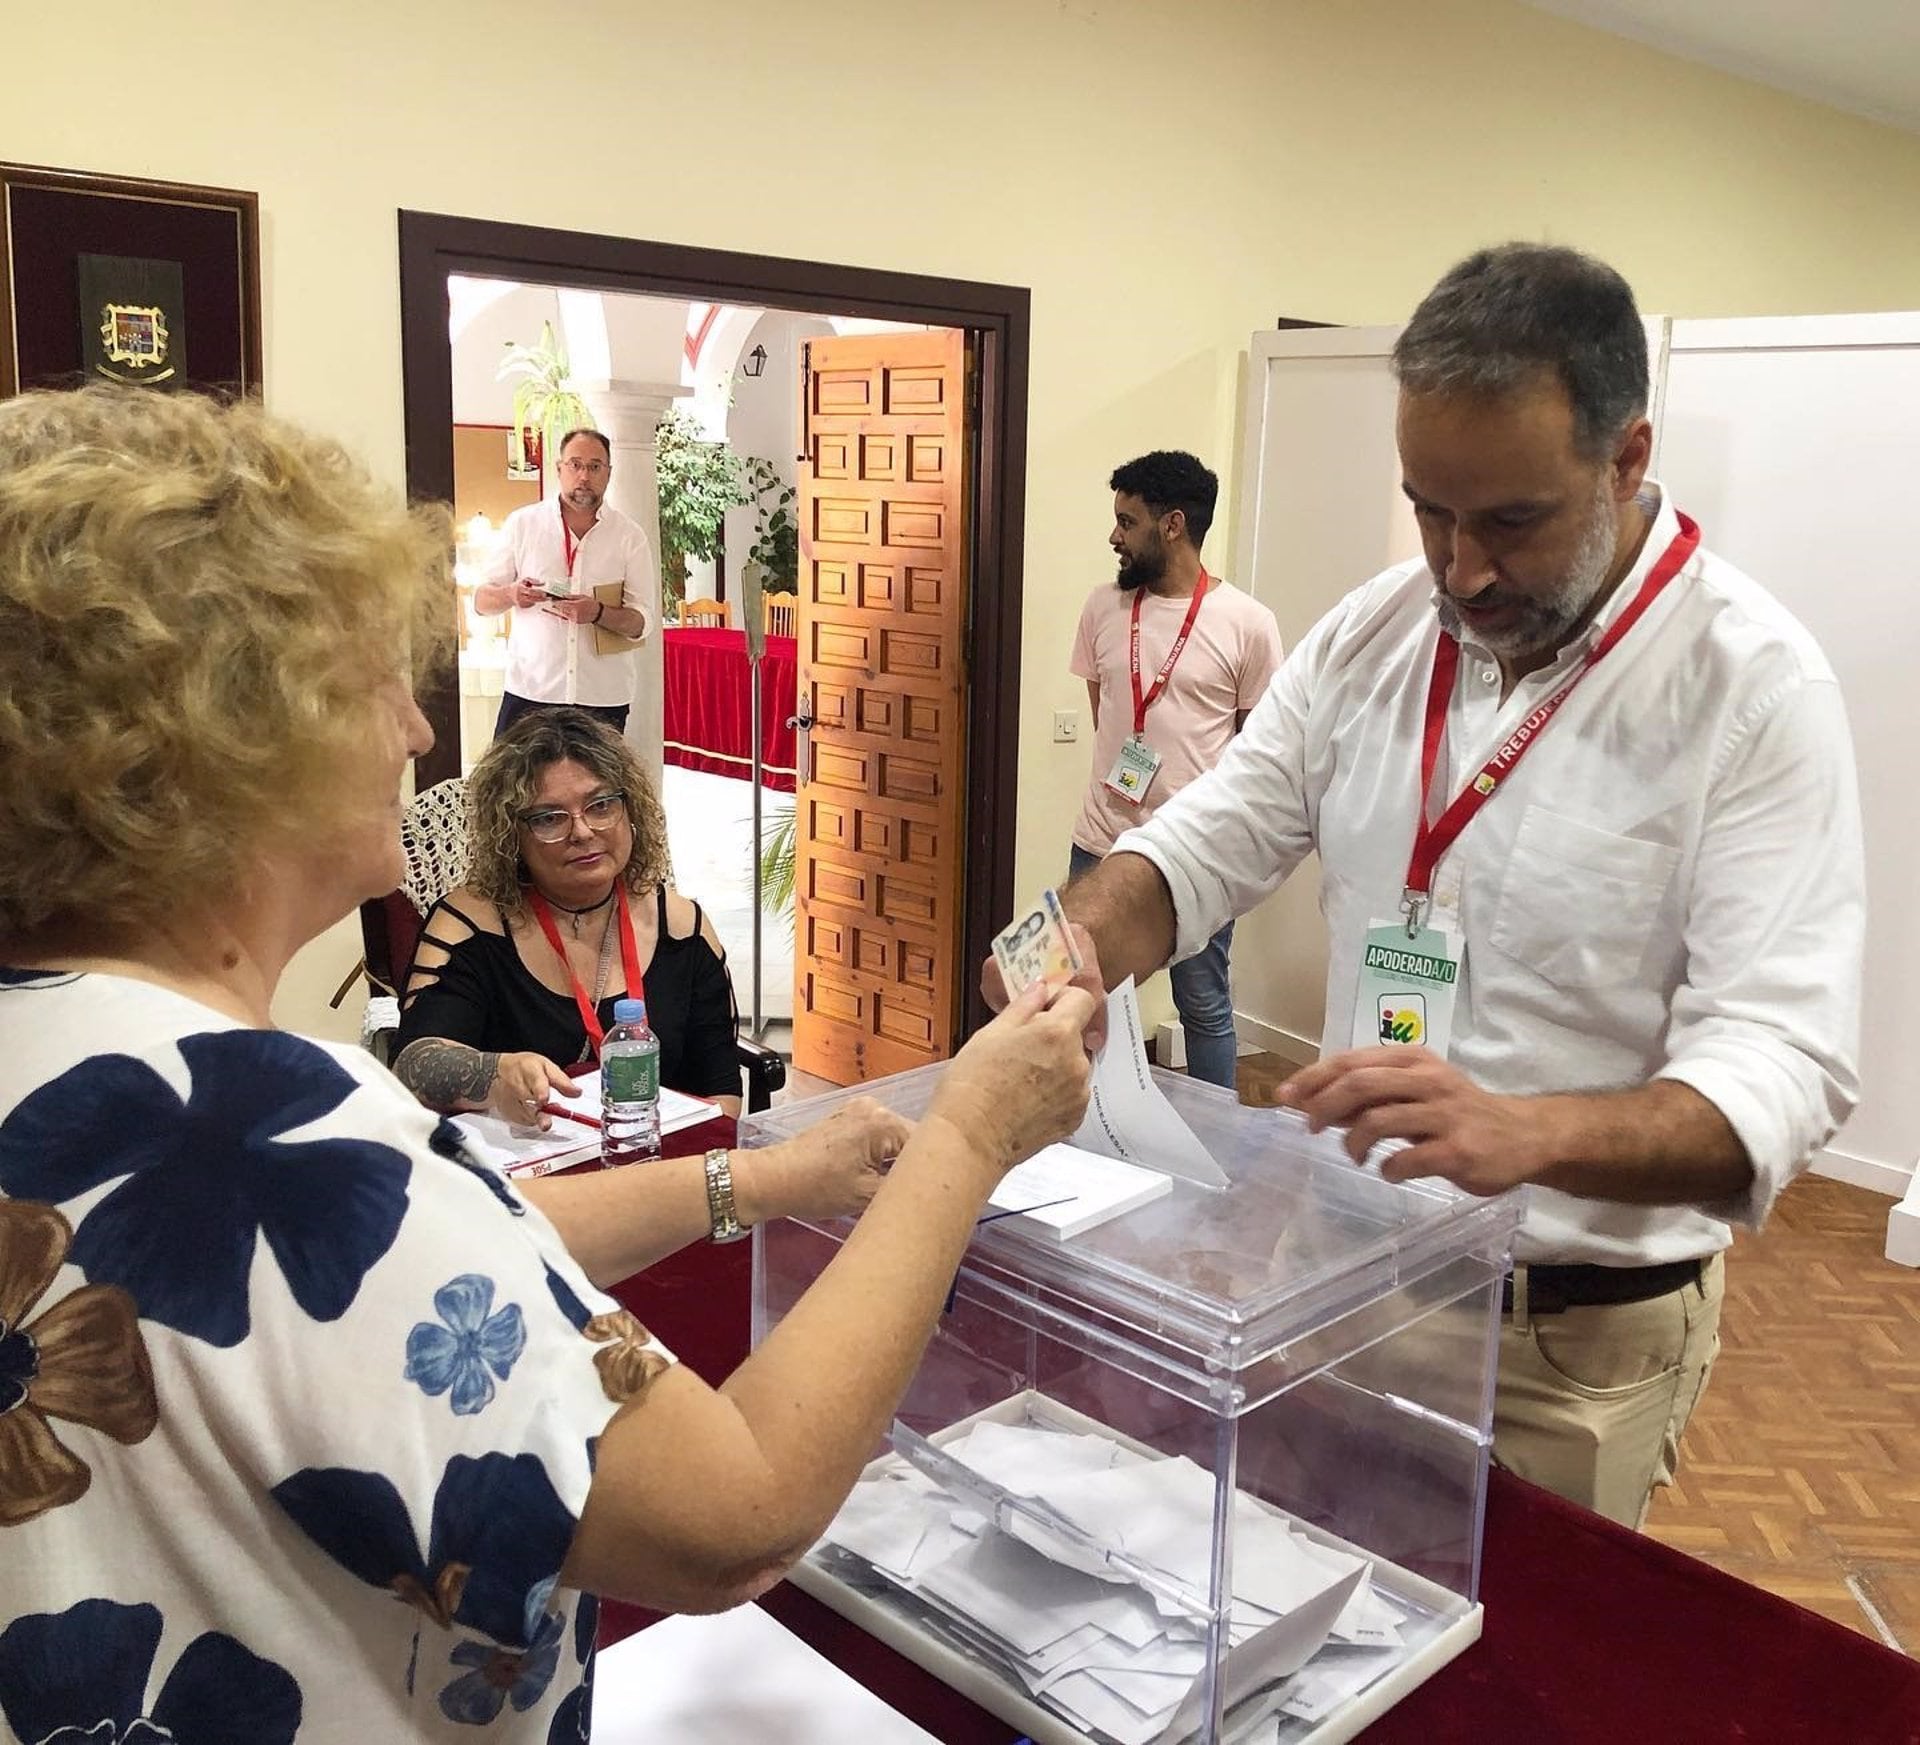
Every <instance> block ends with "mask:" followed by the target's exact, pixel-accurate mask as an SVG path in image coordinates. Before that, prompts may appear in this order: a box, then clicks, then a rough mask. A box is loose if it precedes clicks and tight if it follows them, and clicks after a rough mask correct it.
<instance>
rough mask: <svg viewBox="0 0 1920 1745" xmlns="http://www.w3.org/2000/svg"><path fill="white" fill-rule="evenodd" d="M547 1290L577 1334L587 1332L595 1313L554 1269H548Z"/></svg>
mask: <svg viewBox="0 0 1920 1745" xmlns="http://www.w3.org/2000/svg"><path fill="white" fill-rule="evenodd" d="M547 1289H548V1291H549V1292H550V1293H552V1296H553V1301H554V1306H555V1307H556V1308H557V1309H559V1311H560V1313H561V1314H563V1315H565V1316H566V1318H567V1322H568V1324H569V1325H570V1326H571V1327H572V1328H573V1330H574V1331H575V1332H576V1333H584V1332H586V1330H587V1323H588V1322H589V1321H591V1320H592V1319H593V1311H592V1310H591V1309H589V1308H588V1307H587V1305H586V1304H585V1303H583V1302H581V1300H580V1298H579V1295H578V1294H577V1293H576V1292H575V1290H574V1288H573V1286H571V1285H570V1284H568V1283H567V1281H566V1280H565V1279H563V1278H562V1277H561V1276H560V1275H559V1274H558V1273H557V1272H555V1271H554V1270H553V1268H552V1267H548V1268H547Z"/></svg>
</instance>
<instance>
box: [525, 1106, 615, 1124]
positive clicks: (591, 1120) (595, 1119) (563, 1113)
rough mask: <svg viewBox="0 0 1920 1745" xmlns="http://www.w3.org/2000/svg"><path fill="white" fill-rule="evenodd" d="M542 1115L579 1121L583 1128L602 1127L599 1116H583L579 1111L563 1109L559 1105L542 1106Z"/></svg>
mask: <svg viewBox="0 0 1920 1745" xmlns="http://www.w3.org/2000/svg"><path fill="white" fill-rule="evenodd" d="M540 1113H541V1114H543V1115H558V1116H559V1117H560V1119H561V1120H563V1121H578V1122H579V1123H580V1125H581V1126H582V1127H598V1126H599V1125H600V1117H599V1116H598V1115H586V1114H582V1113H581V1111H580V1110H578V1109H563V1108H562V1107H561V1106H560V1105H559V1104H558V1103H547V1104H544V1105H542V1107H541V1110H540Z"/></svg>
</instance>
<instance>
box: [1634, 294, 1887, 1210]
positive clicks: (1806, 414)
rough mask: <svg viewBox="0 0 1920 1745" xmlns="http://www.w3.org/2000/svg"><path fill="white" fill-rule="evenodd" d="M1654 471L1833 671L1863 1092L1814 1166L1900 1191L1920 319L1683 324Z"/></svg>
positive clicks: (1672, 356)
mask: <svg viewBox="0 0 1920 1745" xmlns="http://www.w3.org/2000/svg"><path fill="white" fill-rule="evenodd" d="M1661 473H1662V476H1663V477H1664V479H1665V480H1666V483H1667V485H1668V487H1669V488H1670V489H1671V490H1672V492H1673V495H1674V498H1675V500H1676V501H1677V502H1679V503H1680V505H1681V506H1682V507H1683V508H1685V509H1687V510H1688V511H1689V512H1690V513H1691V514H1693V515H1694V516H1695V517H1697V518H1698V520H1699V522H1700V525H1701V529H1702V531H1703V532H1704V533H1705V535H1706V540H1707V543H1708V545H1710V546H1711V547H1712V548H1713V549H1714V550H1716V551H1718V552H1720V553H1721V554H1722V555H1723V556H1725V557H1727V558H1729V559H1730V560H1731V561H1733V562H1734V563H1736V564H1738V565H1739V566H1740V567H1741V568H1742V569H1744V570H1746V571H1747V572H1748V573H1749V574H1750V575H1752V576H1753V577H1754V579H1755V580H1757V581H1758V582H1760V583H1761V584H1762V585H1763V586H1765V587H1766V588H1767V589H1769V590H1770V591H1771V592H1772V593H1773V594H1774V595H1775V596H1776V597H1777V598H1778V599H1780V600H1781V601H1783V602H1784V603H1785V604H1786V606H1787V607H1788V609H1789V610H1791V611H1792V612H1793V613H1794V615H1795V616H1796V617H1798V618H1799V619H1800V620H1801V622H1803V623H1804V624H1805V625H1806V626H1807V628H1808V629H1810V630H1811V631H1812V632H1813V633H1814V635H1815V636H1816V637H1818V638H1819V640H1820V644H1821V646H1822V647H1823V648H1824V649H1825V650H1826V652H1827V657H1828V659H1830V660H1831V661H1832V662H1833V665H1834V668H1835V670H1836V671H1837V672H1838V673H1839V675H1840V684H1841V688H1842V690H1843V692H1844V693H1845V696H1846V699H1847V712H1848V715H1849V717H1850V718H1851V720H1852V723H1853V738H1854V748H1855V753H1856V755H1857V756H1858V759H1859V764H1860V790H1861V801H1862V806H1863V811H1864V817H1865V826H1866V838H1867V903H1868V920H1867V963H1866V982H1865V989H1866V999H1865V1008H1864V1012H1863V1023H1862V1031H1863V1034H1862V1044H1861V1076H1862V1091H1863V1094H1862V1098H1861V1103H1860V1108H1859V1110H1858V1112H1857V1113H1856V1114H1855V1115H1854V1118H1853V1119H1852V1120H1851V1121H1850V1122H1849V1123H1848V1124H1847V1126H1846V1127H1845V1128H1844V1129H1842V1131H1841V1133H1840V1134H1839V1136H1838V1138H1837V1139H1836V1140H1835V1141H1834V1143H1833V1145H1832V1147H1831V1148H1830V1150H1829V1154H1828V1156H1827V1157H1825V1158H1823V1159H1822V1160H1821V1162H1822V1167H1823V1168H1824V1169H1825V1170H1826V1171H1827V1172H1828V1173H1830V1174H1836V1175H1841V1176H1843V1177H1845V1178H1847V1179H1849V1180H1854V1181H1858V1182H1860V1183H1862V1184H1863V1185H1866V1186H1870V1187H1877V1188H1880V1189H1882V1190H1883V1191H1887V1192H1896V1193H1897V1192H1899V1191H1901V1190H1902V1188H1904V1187H1905V1186H1906V1185H1907V1178H1908V1177H1909V1175H1910V1174H1911V1171H1912V1168H1913V1164H1914V1159H1915V1155H1916V1153H1920V1071H1916V1070H1915V1068H1914V1065H1913V1055H1912V1052H1911V1035H1910V1033H1909V1031H1908V1028H1907V1019H1908V1017H1909V1016H1910V1015H1911V1014H1912V1013H1913V1012H1914V1010H1915V1004H1916V994H1920V802H1916V799H1915V792H1914V787H1915V784H1914V775H1913V761H1914V750H1915V746H1916V743H1920V735H1916V727H1920V541H1916V537H1915V534H1914V530H1913V527H1914V523H1913V504H1912V501H1911V493H1912V492H1913V491H1914V490H1915V489H1916V487H1917V486H1920V314H1905V315H1859V316H1807V317H1799V318H1790V319H1778V320H1745V321H1676V322H1675V323H1674V324H1673V333H1672V339H1671V344H1670V350H1669V359H1668V367H1667V387H1666V404H1665V418H1664V427H1663V430H1662V433H1661Z"/></svg>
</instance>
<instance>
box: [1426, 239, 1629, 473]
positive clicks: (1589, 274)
mask: <svg viewBox="0 0 1920 1745" xmlns="http://www.w3.org/2000/svg"><path fill="white" fill-rule="evenodd" d="M1543 371H1550V372H1551V373H1552V374H1553V376H1554V377H1555V378H1556V379H1557V380H1558V381H1559V383H1560V385H1561V386H1562V387H1563V388H1564V389H1565V390H1566V393H1567V398H1568V400H1569V401H1570V402H1571V404H1572V407H1573V434H1574V441H1575V443H1576V444H1577V445H1578V447H1579V449H1580V452H1581V453H1582V454H1584V455H1586V456H1587V457H1588V458H1589V459H1598V458H1600V457H1601V456H1603V455H1605V454H1607V453H1609V452H1610V451H1611V449H1612V447H1613V445H1614V444H1615V442H1616V441H1617V440H1618V439H1619V437H1620V435H1621V433H1622V432H1623V431H1624V430H1625V429H1626V427H1627V426H1628V425H1629V424H1630V423H1631V422H1632V421H1633V420H1634V419H1636V418H1638V417H1640V416H1642V415H1643V414H1644V413H1645V411H1646V409H1647V331H1646V329H1645V327H1643V326H1642V325H1641V322H1640V311H1639V310H1638V309H1637V308H1636V307H1635V306H1634V301H1633V291H1632V288H1631V287H1630V286H1629V285H1628V284H1627V281H1626V280H1625V279H1623V278H1622V277H1621V276H1620V275H1619V274H1618V273H1617V272H1615V271H1614V270H1613V268H1612V267H1610V266H1608V265H1607V264H1606V263H1605V262H1604V261H1598V260H1595V259H1594V258H1593V257H1592V256H1591V255H1584V254H1581V253H1580V252H1579V251H1578V250H1577V249H1571V248H1549V247H1545V246H1543V245H1541V244H1538V243H1525V242H1509V243H1503V244H1501V245H1500V246H1499V247H1498V248H1483V249H1481V250H1480V251H1479V252H1478V253H1477V254H1471V255H1469V256H1468V257H1467V258H1466V259H1465V260H1463V261H1462V262H1461V263H1460V264H1459V265H1458V266H1456V267H1455V268H1453V270H1452V271H1451V272H1449V273H1448V274H1447V275H1446V277H1445V278H1443V279H1442V280H1441V281H1440V282H1439V284H1437V285H1435V286H1434V288H1433V289H1432V290H1431V291H1429V292H1428V293H1427V294H1426V297H1425V298H1424V299H1423V300H1422V301H1421V304H1420V307H1419V308H1418V309H1416V310H1415V311H1414V312H1413V319H1412V320H1411V321H1410V322H1408V323H1407V326H1406V329H1405V331H1404V332H1403V333H1402V334H1401V335H1400V337H1399V339H1398V340H1397V341H1396V342H1395V344H1394V348H1393V372H1394V375H1395V376H1396V377H1397V378H1398V379H1399V382H1400V386H1401V387H1402V388H1404V389H1407V390H1408V391H1410V392H1412V393H1415V394H1471V395H1485V396H1501V395H1506V394H1511V393H1514V392H1516V391H1517V390H1519V389H1522V388H1525V387H1527V386H1528V385H1529V384H1531V383H1532V382H1534V381H1537V380H1538V379H1539V377H1540V375H1541V373H1542V372H1543Z"/></svg>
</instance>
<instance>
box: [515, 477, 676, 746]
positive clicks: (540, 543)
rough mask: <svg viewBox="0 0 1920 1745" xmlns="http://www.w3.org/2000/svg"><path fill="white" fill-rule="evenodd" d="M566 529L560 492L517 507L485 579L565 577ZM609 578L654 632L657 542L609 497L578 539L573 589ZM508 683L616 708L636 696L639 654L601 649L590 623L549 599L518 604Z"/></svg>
mask: <svg viewBox="0 0 1920 1745" xmlns="http://www.w3.org/2000/svg"><path fill="white" fill-rule="evenodd" d="M564 529H565V524H564V523H563V522H562V520H561V518H560V504H559V500H558V499H557V498H549V499H547V500H546V501H544V502H540V503H529V504H527V506H526V507H525V508H523V509H516V510H514V512H513V513H512V514H511V515H509V516H508V517H507V519H506V523H505V525H504V526H503V527H502V528H501V529H500V541H499V544H498V545H496V546H495V547H494V552H493V556H492V558H491V560H490V561H489V562H488V564H487V569H486V580H487V581H489V582H512V581H517V580H518V579H519V578H521V577H522V576H524V577H525V578H526V579H527V580H528V581H530V582H548V581H551V582H554V583H555V584H556V585H557V584H559V583H561V582H564V581H565V580H566V579H567V544H566V539H565V537H564ZM609 582H618V583H620V584H621V594H620V603H621V604H622V605H623V606H626V607H629V608H630V609H632V610H633V611H636V612H639V613H641V614H643V615H644V617H645V619H646V626H645V629H644V630H643V631H642V632H641V634H642V636H643V637H645V636H651V635H652V634H653V627H654V625H656V624H657V623H659V621H660V579H659V572H658V571H657V570H656V569H655V567H654V562H653V547H652V546H651V545H650V544H648V542H647V535H646V531H645V529H643V528H642V527H641V525H640V523H639V522H637V521H635V520H634V519H633V518H632V517H631V516H627V515H623V514H621V513H620V511H619V510H618V509H611V508H608V507H607V506H606V505H605V504H604V503H603V504H602V505H601V507H600V513H599V515H598V517H597V518H596V519H595V521H594V524H593V525H592V526H591V527H589V528H588V529H587V531H586V532H585V533H584V534H583V535H582V536H581V537H580V539H579V540H578V541H577V542H576V543H575V546H574V553H573V580H572V586H571V591H572V592H573V593H576V594H590V593H592V592H593V590H594V589H595V588H598V587H603V586H605V585H606V584H607V583H609ZM502 610H505V608H504V607H503V608H502ZM636 646H638V645H637V644H636ZM506 687H507V689H508V690H509V691H511V692H512V693H513V694H514V695H515V696H516V697H525V698H527V699H528V701H530V702H534V703H590V704H593V705H594V706H596V707H601V708H604V707H614V708H618V707H620V706H622V705H624V704H630V703H632V701H633V655H632V652H631V651H630V650H622V651H621V652H620V653H617V654H600V653H597V652H596V651H595V647H594V630H593V626H592V625H591V624H575V623H573V622H572V621H571V620H569V619H566V618H562V617H560V616H559V615H558V614H556V613H553V612H549V611H547V610H546V608H545V607H543V606H522V607H518V608H516V609H515V610H514V614H513V628H512V630H511V631H510V632H509V633H508V636H507V672H506Z"/></svg>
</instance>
